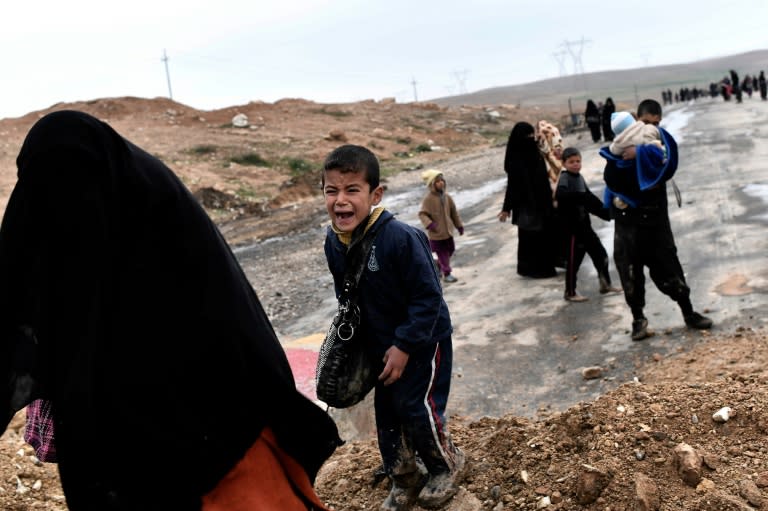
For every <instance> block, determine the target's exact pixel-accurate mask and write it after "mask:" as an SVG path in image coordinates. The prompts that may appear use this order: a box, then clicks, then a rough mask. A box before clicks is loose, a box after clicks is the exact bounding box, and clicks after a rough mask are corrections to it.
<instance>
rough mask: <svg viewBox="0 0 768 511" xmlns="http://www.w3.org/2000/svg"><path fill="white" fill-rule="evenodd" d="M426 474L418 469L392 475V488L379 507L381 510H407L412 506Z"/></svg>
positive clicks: (425, 478)
mask: <svg viewBox="0 0 768 511" xmlns="http://www.w3.org/2000/svg"><path fill="white" fill-rule="evenodd" d="M426 480H427V475H426V474H425V473H423V472H421V471H419V470H416V471H415V472H409V473H407V474H401V475H397V476H392V489H391V490H389V495H387V498H386V499H384V502H383V503H382V504H381V507H380V508H379V509H380V510H381V511H408V510H409V509H411V507H413V503H414V502H415V501H416V496H417V495H418V494H419V491H421V488H422V487H423V486H424V483H425V482H426Z"/></svg>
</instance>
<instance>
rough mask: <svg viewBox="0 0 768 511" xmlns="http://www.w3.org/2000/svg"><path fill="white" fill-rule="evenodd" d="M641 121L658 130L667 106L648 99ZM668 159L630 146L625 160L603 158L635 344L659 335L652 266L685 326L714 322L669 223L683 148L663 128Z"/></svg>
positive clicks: (607, 154) (605, 154)
mask: <svg viewBox="0 0 768 511" xmlns="http://www.w3.org/2000/svg"><path fill="white" fill-rule="evenodd" d="M637 117H638V119H639V120H641V121H643V122H646V123H650V124H654V125H656V126H658V124H659V122H661V105H660V104H659V103H658V102H657V101H655V100H652V99H646V100H644V101H642V102H641V103H640V105H638V109H637ZM659 132H660V133H661V138H662V142H663V143H664V146H665V149H666V154H665V156H666V157H665V158H663V159H659V158H655V157H654V156H655V153H656V152H659V151H660V150H659V149H658V148H657V147H655V146H652V145H641V146H634V147H630V148H629V149H627V150H625V152H624V154H623V156H621V157H618V156H614V155H612V154H611V153H610V151H608V149H607V148H603V149H601V150H600V155H601V156H603V157H604V158H605V159H606V160H607V161H606V165H605V171H604V173H603V178H604V179H605V184H606V201H607V202H608V204H609V206H610V210H611V217H612V218H613V220H614V222H615V229H614V253H613V257H614V261H615V263H616V269H617V270H618V272H619V276H620V277H621V284H622V287H623V288H624V297H625V299H626V301H627V305H629V307H630V309H631V310H632V319H633V321H632V340H635V341H639V340H642V339H645V338H646V337H649V336H650V335H652V334H653V332H652V331H651V330H649V329H648V320H647V319H646V317H645V314H644V313H643V308H644V307H645V275H644V274H643V268H644V267H645V266H647V267H648V270H649V272H650V276H651V279H652V280H653V282H654V284H656V287H657V288H658V289H659V291H661V292H662V293H664V294H665V295H667V296H669V297H670V298H672V299H673V300H674V301H675V302H677V304H678V305H679V306H680V310H681V311H682V313H683V318H684V320H685V324H686V325H687V326H688V327H690V328H696V329H708V328H711V327H712V320H711V319H709V318H707V317H705V316H702V315H701V314H699V313H698V312H695V311H694V310H693V305H692V304H691V299H690V293H691V290H690V288H689V287H688V285H687V284H686V281H685V275H684V273H683V268H682V266H681V265H680V260H679V259H678V257H677V247H676V246H675V239H674V236H673V234H672V227H671V225H670V222H669V211H668V208H667V187H666V182H667V181H668V180H669V179H671V178H672V177H673V176H674V173H675V171H676V170H677V162H678V160H677V158H678V154H677V143H676V142H675V139H674V138H672V135H670V134H669V133H668V132H667V131H666V130H664V129H663V128H661V127H660V128H659Z"/></svg>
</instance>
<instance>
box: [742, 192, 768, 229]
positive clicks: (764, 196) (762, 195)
mask: <svg viewBox="0 0 768 511" xmlns="http://www.w3.org/2000/svg"><path fill="white" fill-rule="evenodd" d="M744 193H746V194H747V195H749V196H752V197H756V198H758V199H760V200H762V201H763V202H764V203H765V204H766V205H768V184H755V183H750V184H748V185H747V186H745V187H744ZM757 218H759V219H760V220H768V212H767V213H763V214H762V215H757Z"/></svg>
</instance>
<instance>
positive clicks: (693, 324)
mask: <svg viewBox="0 0 768 511" xmlns="http://www.w3.org/2000/svg"><path fill="white" fill-rule="evenodd" d="M685 324H686V325H688V328H695V329H697V330H707V329H709V328H712V320H711V319H709V318H708V317H706V316H702V315H701V314H699V313H698V312H693V313H691V314H688V315H687V316H685Z"/></svg>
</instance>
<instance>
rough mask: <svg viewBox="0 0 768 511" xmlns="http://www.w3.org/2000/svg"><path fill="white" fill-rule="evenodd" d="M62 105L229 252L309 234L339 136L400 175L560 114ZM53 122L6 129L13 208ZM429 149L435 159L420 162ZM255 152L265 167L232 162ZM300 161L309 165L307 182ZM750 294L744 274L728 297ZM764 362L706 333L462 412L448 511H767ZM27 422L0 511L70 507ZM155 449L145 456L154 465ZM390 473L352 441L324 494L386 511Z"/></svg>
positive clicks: (12, 446)
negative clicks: (571, 397)
mask: <svg viewBox="0 0 768 511" xmlns="http://www.w3.org/2000/svg"><path fill="white" fill-rule="evenodd" d="M61 108H75V109H80V110H85V111H87V112H89V113H92V114H94V115H97V116H98V117H100V118H102V119H105V120H107V121H108V122H109V123H110V124H112V125H113V126H114V127H115V128H116V129H117V130H118V131H119V132H120V133H122V134H123V135H125V136H126V137H127V138H129V139H131V140H132V141H134V142H136V143H137V144H139V145H140V146H142V147H144V148H145V149H147V150H149V151H150V152H151V153H153V154H156V155H158V156H159V157H161V158H162V159H163V160H164V161H166V162H167V163H168V164H169V165H170V166H171V168H173V169H174V171H176V172H177V173H178V174H179V175H180V176H181V178H182V179H183V180H184V181H185V182H186V183H187V185H188V186H189V187H190V189H191V190H192V191H193V192H195V193H196V194H197V195H198V197H199V198H200V199H201V200H202V201H204V203H205V204H206V206H207V207H208V210H209V212H210V214H211V216H212V217H213V218H215V219H216V220H217V221H218V222H219V223H220V225H221V226H222V230H223V232H225V234H226V235H227V237H228V239H229V240H230V242H231V243H233V244H237V243H244V242H247V241H249V240H254V239H263V238H264V237H267V236H272V235H275V234H284V235H287V234H290V233H291V232H294V231H296V230H297V229H300V228H302V226H303V224H302V222H303V223H306V222H307V221H308V220H307V218H310V217H311V215H306V214H305V213H301V212H300V211H297V210H300V208H298V207H297V205H299V204H303V203H304V202H306V201H308V200H309V199H311V198H313V197H315V194H316V193H317V186H316V185H317V174H316V172H317V166H318V164H319V162H320V161H321V159H322V157H323V156H324V155H325V154H326V153H327V152H328V151H329V150H330V149H332V148H333V147H335V146H337V145H338V144H339V143H341V140H342V139H343V138H346V139H347V140H348V141H349V142H352V143H358V144H363V145H366V146H368V147H370V148H371V149H373V150H374V151H375V152H376V153H377V155H378V156H379V157H380V158H381V160H382V163H383V166H384V168H385V170H386V171H387V172H391V173H393V172H396V171H399V170H404V169H407V168H416V167H419V166H424V165H430V164H436V163H438V162H440V161H445V160H448V159H450V158H454V157H456V156H458V155H461V154H464V153H466V152H468V151H471V150H477V149H480V148H483V147H488V146H492V145H496V144H499V143H501V142H503V141H504V139H505V137H506V133H508V130H509V128H510V127H511V125H512V124H513V123H514V122H515V121H517V120H520V119H526V120H530V121H532V120H535V119H537V118H541V117H547V118H550V119H559V118H560V117H559V116H560V115H561V114H562V112H559V111H554V110H553V111H551V112H550V111H546V112H544V111H540V110H536V109H530V110H527V111H520V110H516V109H513V108H509V109H503V108H498V109H497V111H498V112H500V113H501V114H502V117H501V118H496V117H495V116H492V115H490V113H489V110H488V109H485V108H481V107H476V108H455V109H443V108H439V107H437V106H435V105H426V104H416V105H398V104H394V103H389V102H379V103H376V102H372V101H370V102H362V103H356V104H345V105H320V104H315V103H311V102H307V101H302V100H285V101H281V102H278V103H275V104H261V103H251V104H248V105H243V106H241V107H233V108H230V109H224V110H219V111H213V112H201V111H197V110H194V109H191V108H188V107H186V106H184V105H179V104H177V103H172V102H170V101H167V100H161V99H156V100H141V99H135V98H120V99H105V100H98V101H93V102H88V103H78V104H74V105H58V106H56V109H61ZM41 113H42V112H40V113H32V114H29V115H27V116H25V117H21V118H18V119H4V120H0V135H2V146H1V147H0V201H2V203H1V205H2V206H3V207H4V205H5V203H6V201H7V197H8V194H9V193H10V190H11V189H12V186H13V183H14V181H15V169H14V162H13V160H14V158H15V155H16V154H17V153H18V149H19V146H20V144H21V141H22V140H23V137H24V134H25V133H26V131H27V130H28V129H29V127H30V126H31V125H32V124H33V123H34V121H35V120H36V119H37V118H38V117H39V115H40V114H41ZM236 113H244V114H246V115H247V116H248V118H249V120H250V123H251V126H252V127H251V128H234V127H232V126H231V120H232V117H233V116H234V115H235V114H236ZM331 130H341V131H342V132H343V134H340V133H338V132H334V134H333V135H331V134H330V132H331ZM326 138H331V139H332V140H327V139H326ZM406 140H407V141H406ZM430 141H431V143H430ZM420 144H428V145H431V146H432V148H433V149H435V148H437V149H436V150H432V151H427V152H416V150H415V149H416V148H417V147H418V146H419V145H420ZM249 153H258V155H259V156H260V157H261V158H262V159H263V160H265V161H266V162H268V165H267V164H260V165H259V164H257V165H244V164H237V163H233V162H232V161H231V159H232V158H233V157H237V156H243V155H247V154H249ZM395 153H398V154H397V155H396V154H395ZM292 159H294V160H301V161H303V162H307V163H308V166H309V169H308V170H304V171H302V169H303V168H304V166H303V165H301V164H298V163H296V162H295V161H294V163H293V164H292V163H291V162H292V161H293V160H292ZM291 165H293V167H295V168H297V169H298V170H295V169H294V170H292V169H291ZM275 264H279V261H276V262H275ZM275 269H277V267H276V268H275ZM744 286H745V284H744V283H743V282H740V281H738V279H737V280H735V281H734V282H733V283H732V284H731V287H732V289H731V292H733V293H739V292H742V291H743V289H742V288H743V287H744ZM766 367H768V349H766V332H765V331H763V330H760V331H752V330H750V329H749V328H742V329H740V330H738V331H736V332H732V333H731V334H722V335H720V336H717V337H715V336H706V335H703V336H702V337H701V338H700V340H699V342H698V343H696V344H695V345H694V347H693V348H692V349H690V350H689V351H680V352H679V353H677V354H675V355H673V356H668V357H665V356H662V355H656V356H654V357H653V358H652V359H651V360H648V361H647V362H645V363H644V364H643V365H641V366H640V367H639V368H638V374H640V375H641V377H640V378H639V381H638V382H635V383H628V384H625V385H622V386H620V387H619V388H618V389H616V390H613V391H611V392H608V393H606V394H605V395H604V396H602V397H600V398H599V399H597V400H595V401H594V402H590V403H581V404H579V405H576V406H574V407H572V408H570V409H568V410H567V411H565V412H563V413H548V412H547V411H546V410H541V411H540V412H539V414H538V416H537V417H536V418H535V419H527V418H521V417H514V416H511V415H508V416H504V417H501V418H485V419H481V420H478V421H475V422H472V421H470V420H468V419H465V418H462V417H458V416H454V417H451V430H452V431H453V434H454V436H455V437H456V440H457V443H458V444H459V445H460V446H461V447H462V448H463V449H464V450H465V452H466V454H467V457H468V460H469V463H468V469H467V472H466V476H465V478H464V480H463V482H462V490H461V492H460V493H459V494H458V495H457V497H456V498H455V499H454V500H453V501H452V502H451V503H450V504H449V506H448V509H452V510H470V509H488V510H496V511H498V510H504V509H506V510H512V509H537V508H540V506H543V504H544V503H545V502H546V501H547V500H548V501H549V502H550V503H551V504H550V505H549V506H548V507H546V509H577V510H578V509H588V510H601V511H608V510H610V511H617V510H634V509H660V510H679V509H685V510H713V511H714V510H739V509H745V510H746V509H760V508H766V509H768V504H763V499H764V495H763V493H764V488H765V487H766V486H767V485H768V466H767V465H766V461H765V459H766V454H767V453H766V446H765V442H764V438H765V435H766V433H768V411H767V410H766V408H767V407H766V403H767V402H768V399H767V393H766V390H765V389H766V385H765V384H766V382H767V381H768V374H766V369H765V368H766ZM725 406H728V407H730V408H732V409H733V412H732V414H731V418H730V420H729V421H727V422H725V423H717V422H714V421H713V418H712V416H713V414H714V413H715V412H716V411H718V410H719V409H721V408H723V407H725ZM23 414H24V412H23V411H22V412H20V413H19V414H17V416H16V417H15V418H14V420H13V422H12V424H11V426H10V427H9V428H8V431H7V432H6V433H5V434H4V435H3V436H2V437H0V509H3V510H28V509H41V510H64V509H66V505H65V502H64V497H63V494H62V491H61V488H60V486H59V482H58V475H57V472H56V466H55V465H52V464H40V463H38V462H36V460H35V458H34V457H33V456H32V454H33V453H32V451H31V448H30V447H29V446H28V445H26V444H25V443H24V442H23V439H22V436H21V434H22V430H23V424H24V415H23ZM683 443H684V444H688V445H690V446H691V447H692V448H693V449H694V450H695V452H696V453H698V454H699V455H700V456H701V457H702V458H701V459H702V460H703V461H702V464H701V469H700V473H699V472H696V471H695V470H694V471H689V472H684V474H683V475H684V476H685V477H683V475H680V473H679V472H678V470H677V468H676V465H675V459H676V457H675V447H676V446H679V445H680V444H683ZM83 448H84V449H87V448H89V446H83ZM157 448H158V446H156V445H148V446H147V456H148V459H151V458H152V454H153V453H156V452H157ZM694 458H695V457H694ZM155 462H163V461H155ZM379 463H380V459H379V455H378V450H377V448H376V444H375V441H373V440H371V441H358V442H350V443H348V444H347V445H345V446H343V447H341V448H340V449H339V450H338V451H337V453H336V454H334V456H333V457H332V458H331V459H330V460H329V461H328V463H327V464H326V465H325V466H324V468H323V470H322V471H321V473H320V475H319V477H318V481H317V488H318V492H319V494H320V495H321V497H322V499H323V500H324V501H326V502H328V503H329V504H331V505H332V506H333V507H334V508H335V509H339V510H362V509H377V508H378V505H379V504H380V502H381V501H382V500H383V499H384V497H385V495H386V492H387V484H386V482H383V481H380V480H379V481H378V482H377V479H376V477H375V474H376V470H377V468H378V466H379ZM694 468H696V467H694ZM169 469H172V467H169ZM38 481H39V483H38ZM686 481H687V482H686ZM545 499H546V500H545ZM654 499H656V500H654Z"/></svg>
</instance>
